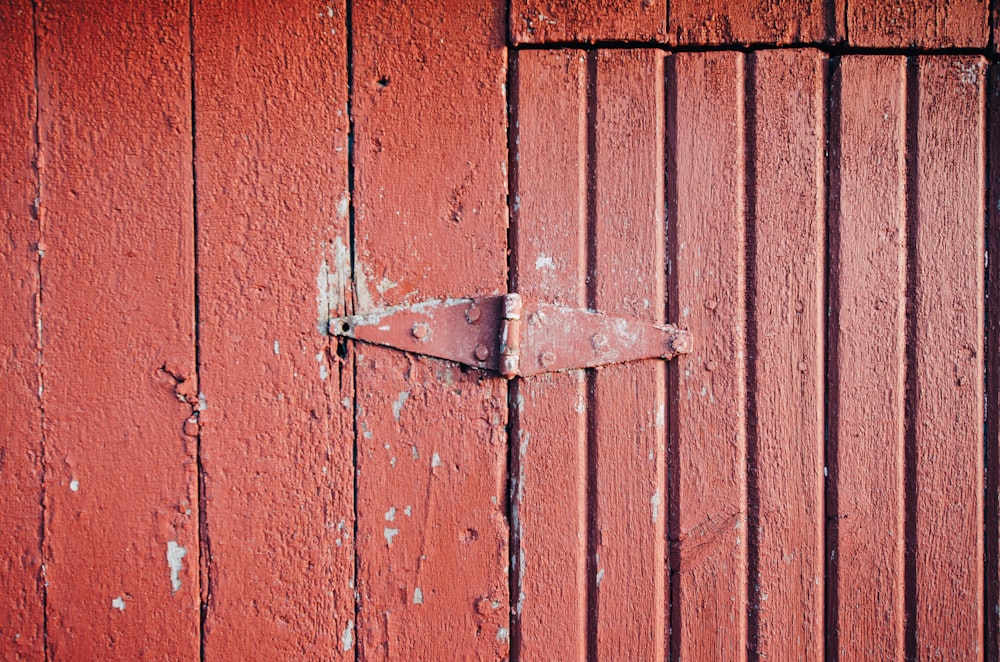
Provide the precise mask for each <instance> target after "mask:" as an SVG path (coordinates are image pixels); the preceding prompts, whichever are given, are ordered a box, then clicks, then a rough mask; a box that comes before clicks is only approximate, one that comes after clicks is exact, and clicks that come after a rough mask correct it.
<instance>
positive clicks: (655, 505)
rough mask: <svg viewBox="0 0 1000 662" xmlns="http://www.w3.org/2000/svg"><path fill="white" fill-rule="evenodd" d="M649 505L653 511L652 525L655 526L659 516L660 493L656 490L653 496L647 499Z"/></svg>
mask: <svg viewBox="0 0 1000 662" xmlns="http://www.w3.org/2000/svg"><path fill="white" fill-rule="evenodd" d="M649 505H650V506H651V507H652V509H653V524H656V520H657V518H659V516H660V491H659V490H657V491H656V492H655V493H654V494H653V496H651V497H650V498H649Z"/></svg>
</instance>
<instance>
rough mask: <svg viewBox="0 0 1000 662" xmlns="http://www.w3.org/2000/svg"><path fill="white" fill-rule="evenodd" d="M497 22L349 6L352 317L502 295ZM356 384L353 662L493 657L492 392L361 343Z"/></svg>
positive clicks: (470, 12)
mask: <svg viewBox="0 0 1000 662" xmlns="http://www.w3.org/2000/svg"><path fill="white" fill-rule="evenodd" d="M504 23H505V10H504V5H503V4H502V3H500V2H499V1H497V0H490V1H486V0H482V1H480V2H473V3H467V4H465V5H463V6H461V7H455V6H451V5H448V6H446V5H445V3H441V4H437V5H432V4H430V3H427V4H425V5H423V6H421V7H420V9H419V10H417V9H415V8H413V7H410V6H406V5H400V4H398V3H389V2H383V3H365V4H360V5H357V6H355V7H354V10H353V13H352V25H353V30H354V31H355V32H354V34H355V37H356V38H355V39H354V41H353V45H354V52H353V64H354V76H353V81H354V92H353V99H354V105H353V112H354V118H355V131H356V133H355V173H356V180H355V193H356V198H355V201H356V207H355V209H356V215H355V221H356V225H355V237H356V250H355V255H354V257H355V279H356V295H357V301H356V305H357V310H358V311H359V312H363V311H365V310H371V309H373V308H375V307H376V306H382V305H386V304H394V303H398V302H401V301H405V300H425V299H428V298H433V297H442V298H446V297H460V296H471V295H476V294H488V293H499V292H502V291H505V290H506V286H507V283H506V280H507V278H506V264H507V256H506V250H507V236H506V234H507V233H506V225H507V207H506V195H507V188H506V163H507V127H506V121H505V119H506V112H507V108H506V98H505V90H504V86H505V80H506V50H505V48H504V41H505V40H504V34H505V31H506V30H505V25H504ZM357 388H358V419H357V431H358V434H357V447H358V453H357V456H358V460H357V462H358V466H357V472H358V473H357V499H358V501H357V513H358V540H357V545H358V569H359V576H358V591H359V595H360V613H359V619H360V621H359V624H358V643H359V646H360V651H359V652H360V654H361V656H362V657H363V658H365V659H369V658H382V657H388V658H390V659H415V658H424V659H448V658H450V657H453V656H454V655H455V651H463V653H462V654H463V655H466V656H468V657H475V658H480V657H481V658H485V659H494V658H502V657H504V656H505V655H506V654H507V650H508V638H509V613H508V611H507V605H508V604H509V602H508V600H509V597H508V581H509V580H508V576H507V571H508V549H507V547H508V542H507V541H508V530H507V523H506V519H505V516H504V510H505V495H504V485H505V472H506V469H507V466H506V465H507V445H506V432H505V429H504V426H505V424H506V420H507V386H506V382H504V381H502V380H500V379H499V378H497V377H487V376H483V375H481V374H479V373H476V372H474V371H473V372H462V371H461V370H459V369H458V368H457V367H456V366H454V365H450V364H447V363H445V362H442V361H434V360H424V359H414V358H412V357H407V356H405V355H403V354H401V353H399V352H395V351H393V350H391V349H385V348H378V347H368V346H366V347H364V348H363V349H362V350H359V354H358V372H357ZM397 418H398V420H397ZM407 506H409V507H410V513H411V514H410V515H407V514H406V508H407ZM393 508H395V511H393V510H392V509H393ZM397 531H398V533H396V532H397ZM418 589H419V592H418Z"/></svg>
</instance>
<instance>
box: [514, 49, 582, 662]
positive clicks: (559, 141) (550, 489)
mask: <svg viewBox="0 0 1000 662" xmlns="http://www.w3.org/2000/svg"><path fill="white" fill-rule="evenodd" d="M587 69H588V68H587V57H586V54H585V53H584V52H583V51H577V50H563V51H523V52H521V53H520V54H519V55H518V58H517V65H516V78H515V85H514V88H513V89H514V91H515V94H514V97H513V99H512V100H513V104H512V107H513V112H514V117H516V124H515V127H516V129H515V131H514V132H513V133H514V139H513V141H512V144H514V145H516V151H515V153H514V157H513V158H514V168H513V169H512V181H511V190H512V192H513V194H514V196H515V197H514V205H513V209H512V212H513V230H514V240H513V245H512V246H511V249H512V251H513V255H514V258H513V273H512V275H511V282H512V284H513V289H514V290H516V291H517V292H520V293H521V295H522V296H524V297H526V298H527V299H529V300H532V301H542V302H548V303H560V304H563V305H567V306H574V307H579V308H585V307H586V305H587V286H586V277H587V243H586V242H587V190H586V187H587V136H588V132H587V102H588V96H587V89H588V88H587ZM527 358H528V359H531V358H532V357H527ZM586 399H587V396H586V390H585V376H584V371H582V370H572V371H569V372H565V373H554V374H545V375H539V376H537V377H535V378H532V379H525V380H520V381H519V382H518V384H517V390H516V393H515V394H514V395H513V398H512V400H513V403H514V405H513V407H514V408H513V411H512V424H513V427H512V431H511V437H512V439H513V440H514V441H515V443H516V444H517V445H516V447H515V448H513V449H512V451H511V452H512V453H513V457H514V458H515V461H514V466H513V467H512V469H511V471H512V476H511V500H512V505H511V512H512V517H513V520H512V522H511V526H512V527H513V539H514V547H513V549H512V550H511V554H512V562H513V565H514V567H513V569H514V583H515V586H516V589H515V593H514V594H513V595H512V599H513V601H514V605H513V616H514V619H513V620H514V627H513V629H512V635H513V638H512V647H513V650H512V654H513V655H514V656H516V657H517V659H522V660H532V659H544V658H557V659H565V660H579V659H585V658H586V652H587V612H586V608H587V589H588V586H589V585H590V582H588V580H587V576H586V573H587V505H588V502H587V415H586Z"/></svg>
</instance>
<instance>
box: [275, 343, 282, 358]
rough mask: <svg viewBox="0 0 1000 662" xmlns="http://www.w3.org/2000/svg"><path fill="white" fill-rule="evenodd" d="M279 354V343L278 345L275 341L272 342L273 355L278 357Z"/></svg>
mask: <svg viewBox="0 0 1000 662" xmlns="http://www.w3.org/2000/svg"><path fill="white" fill-rule="evenodd" d="M279 354H281V343H279V342H278V341H277V340H275V341H274V355H275V356H278V355H279Z"/></svg>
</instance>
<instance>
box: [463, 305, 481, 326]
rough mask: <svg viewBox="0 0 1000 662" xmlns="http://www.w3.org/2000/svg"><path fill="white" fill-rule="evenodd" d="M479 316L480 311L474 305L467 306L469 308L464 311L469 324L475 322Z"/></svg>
mask: <svg viewBox="0 0 1000 662" xmlns="http://www.w3.org/2000/svg"><path fill="white" fill-rule="evenodd" d="M481 316H482V311H481V310H480V309H479V306H476V305H472V306H469V309H468V310H467V311H465V319H466V320H468V321H469V324H475V323H476V322H478V321H479V318H480V317H481Z"/></svg>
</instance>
